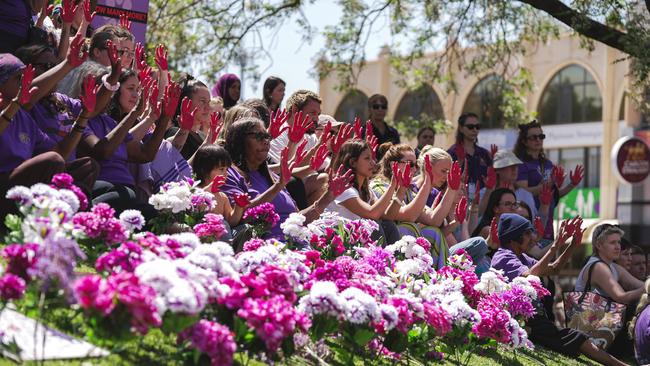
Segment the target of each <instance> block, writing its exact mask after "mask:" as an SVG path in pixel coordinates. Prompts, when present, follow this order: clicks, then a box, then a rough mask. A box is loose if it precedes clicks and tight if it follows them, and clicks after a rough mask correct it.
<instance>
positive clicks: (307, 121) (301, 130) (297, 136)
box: [289, 111, 314, 143]
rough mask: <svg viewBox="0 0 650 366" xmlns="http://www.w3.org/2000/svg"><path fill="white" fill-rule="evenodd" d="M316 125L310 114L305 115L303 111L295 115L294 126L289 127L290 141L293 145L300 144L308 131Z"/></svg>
mask: <svg viewBox="0 0 650 366" xmlns="http://www.w3.org/2000/svg"><path fill="white" fill-rule="evenodd" d="M313 125H314V122H313V121H312V120H311V117H310V116H309V115H308V114H305V115H303V113H302V111H300V112H298V113H297V114H294V116H293V124H292V125H291V127H289V141H291V142H293V143H298V142H300V141H301V140H302V139H303V137H304V136H305V133H306V132H307V130H309V129H310V128H311V127H312V126H313Z"/></svg>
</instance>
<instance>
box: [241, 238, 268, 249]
mask: <svg viewBox="0 0 650 366" xmlns="http://www.w3.org/2000/svg"><path fill="white" fill-rule="evenodd" d="M265 244H266V243H265V242H264V240H262V239H251V240H249V241H247V242H245V243H244V248H243V251H244V252H254V251H256V250H258V249H259V248H260V247H261V246H263V245H265Z"/></svg>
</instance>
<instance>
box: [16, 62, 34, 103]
mask: <svg viewBox="0 0 650 366" xmlns="http://www.w3.org/2000/svg"><path fill="white" fill-rule="evenodd" d="M35 73H36V72H35V71H34V67H33V66H32V64H29V65H27V67H26V68H25V70H24V71H23V77H22V78H21V79H20V91H19V92H18V104H20V105H21V106H22V105H25V104H28V103H29V101H30V100H31V99H32V96H33V95H34V94H35V93H36V92H37V91H38V87H33V88H32V87H31V86H32V81H33V80H34V74H35Z"/></svg>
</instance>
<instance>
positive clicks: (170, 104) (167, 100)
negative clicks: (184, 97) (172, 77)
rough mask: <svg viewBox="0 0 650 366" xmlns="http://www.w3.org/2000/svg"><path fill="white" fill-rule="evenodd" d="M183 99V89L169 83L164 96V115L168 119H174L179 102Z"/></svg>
mask: <svg viewBox="0 0 650 366" xmlns="http://www.w3.org/2000/svg"><path fill="white" fill-rule="evenodd" d="M180 98H181V87H180V86H178V84H176V83H173V82H172V83H169V84H167V86H166V87H165V93H164V94H163V99H164V109H163V115H164V116H165V117H167V118H173V117H174V115H175V114H176V108H177V107H178V101H179V100H180Z"/></svg>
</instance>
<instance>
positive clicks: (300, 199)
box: [287, 177, 309, 211]
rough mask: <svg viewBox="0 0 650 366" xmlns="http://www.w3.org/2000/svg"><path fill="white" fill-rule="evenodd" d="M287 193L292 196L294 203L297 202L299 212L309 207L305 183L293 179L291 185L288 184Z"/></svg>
mask: <svg viewBox="0 0 650 366" xmlns="http://www.w3.org/2000/svg"><path fill="white" fill-rule="evenodd" d="M287 192H289V195H291V198H293V200H294V201H296V206H298V211H301V210H304V209H306V208H307V207H309V206H308V205H307V191H306V190H305V183H303V182H302V180H300V179H298V178H296V177H291V180H290V181H289V183H287Z"/></svg>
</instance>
